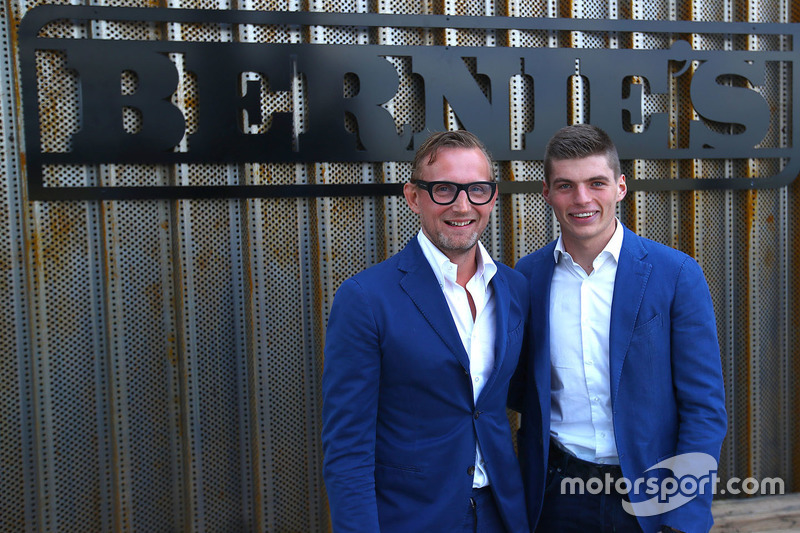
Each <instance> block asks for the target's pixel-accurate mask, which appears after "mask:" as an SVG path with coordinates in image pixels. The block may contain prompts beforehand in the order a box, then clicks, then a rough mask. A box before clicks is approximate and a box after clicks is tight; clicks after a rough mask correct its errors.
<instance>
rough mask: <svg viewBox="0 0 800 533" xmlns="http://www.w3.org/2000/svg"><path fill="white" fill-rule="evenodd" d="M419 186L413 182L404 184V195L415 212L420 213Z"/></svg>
mask: <svg viewBox="0 0 800 533" xmlns="http://www.w3.org/2000/svg"><path fill="white" fill-rule="evenodd" d="M419 192H420V190H419V187H417V186H416V185H414V184H413V183H410V182H409V183H406V184H405V185H403V196H405V197H406V203H407V204H408V207H410V208H411V210H412V211H413V212H415V213H416V214H419V210H420V209H419Z"/></svg>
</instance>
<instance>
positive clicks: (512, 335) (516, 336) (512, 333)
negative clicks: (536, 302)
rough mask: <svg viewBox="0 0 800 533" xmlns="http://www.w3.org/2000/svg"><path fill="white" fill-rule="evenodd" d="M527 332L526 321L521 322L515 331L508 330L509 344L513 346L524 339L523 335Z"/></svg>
mask: <svg viewBox="0 0 800 533" xmlns="http://www.w3.org/2000/svg"><path fill="white" fill-rule="evenodd" d="M524 331H525V321H524V320H521V321H520V322H519V324H517V325H516V326H515V327H514V328H513V329H510V330H508V336H507V339H508V344H512V343H513V342H514V341H516V340H517V339H519V338H520V337H522V333H523V332H524Z"/></svg>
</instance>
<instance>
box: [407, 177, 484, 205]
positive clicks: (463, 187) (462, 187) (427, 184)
mask: <svg viewBox="0 0 800 533" xmlns="http://www.w3.org/2000/svg"><path fill="white" fill-rule="evenodd" d="M410 181H411V183H413V184H414V185H416V186H417V187H419V188H420V189H423V190H426V191H428V196H430V197H431V201H432V202H433V203H435V204H436V205H450V204H452V203H455V201H456V200H458V195H459V194H461V191H464V192H465V193H467V200H469V203H471V204H472V205H486V204H488V203H489V202H491V201H492V198H494V197H495V195H496V194H497V182H496V181H472V182H470V183H455V182H453V181H444V180H439V181H425V180H419V179H412V180H410ZM422 183H424V185H421V184H422ZM440 183H444V184H446V185H452V186H453V187H455V188H456V193H455V194H454V195H453V199H452V200H450V201H449V202H439V201H437V200H436V199H435V198H434V197H433V186H435V185H438V184H440ZM475 184H481V185H489V186H490V187H491V188H492V194H490V195H489V199H488V200H486V201H485V202H473V201H472V197H471V196H470V195H469V187H471V186H472V185H475Z"/></svg>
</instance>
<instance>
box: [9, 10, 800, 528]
mask: <svg viewBox="0 0 800 533" xmlns="http://www.w3.org/2000/svg"><path fill="white" fill-rule="evenodd" d="M126 5H129V6H133V5H138V6H142V7H146V6H147V5H148V4H146V3H138V4H137V3H133V2H128V3H126ZM33 6H34V4H32V3H25V2H11V3H4V4H2V7H1V8H0V10H2V22H1V23H2V27H0V41H2V46H3V63H2V64H1V65H0V67H1V68H0V83H1V84H2V86H1V87H0V88H1V89H2V92H1V93H0V98H2V116H0V145H1V147H2V150H1V151H0V163H2V164H1V165H0V169H2V170H1V171H2V180H0V196H1V197H2V207H1V208H0V502H2V503H0V531H52V532H55V531H68V532H72V531H142V532H148V533H149V532H156V531H187V532H188V531H198V532H200V531H209V532H218V531H219V532H228V531H230V532H241V531H267V532H276V533H278V532H280V533H284V532H286V533H295V532H321V531H327V530H328V529H329V520H328V510H327V498H326V495H325V490H324V485H323V480H322V476H321V461H322V451H321V446H320V442H319V430H320V409H321V405H320V404H321V400H320V378H321V370H322V367H323V364H324V355H323V353H322V346H323V344H324V335H325V333H324V332H325V325H326V322H327V317H328V313H329V310H330V306H331V303H332V300H333V295H334V293H335V291H336V289H337V288H338V286H339V284H340V283H341V282H342V281H343V280H344V279H346V278H347V277H349V276H351V275H353V274H354V273H356V272H358V271H359V270H361V269H363V268H366V267H368V266H370V265H372V264H375V263H377V262H379V261H382V260H384V259H385V258H387V257H389V256H390V255H392V254H394V253H395V252H397V251H399V250H400V249H401V248H402V247H403V246H404V245H405V244H406V243H407V242H408V240H409V239H410V238H411V237H412V236H413V235H414V234H415V233H416V231H417V230H418V222H417V220H416V217H415V215H413V213H411V212H410V210H409V209H408V208H407V206H406V205H405V201H404V199H403V198H402V197H399V196H397V197H392V196H390V197H354V198H341V197H337V198H298V199H295V198H283V199H243V200H221V199H218V200H176V201H168V200H149V201H80V202H31V201H29V198H28V192H27V190H26V185H25V180H24V177H25V175H24V174H23V172H22V169H23V167H24V162H25V159H24V154H25V150H24V147H23V146H21V144H20V143H21V140H20V138H21V123H22V115H21V112H22V111H21V109H20V107H19V101H20V97H19V95H20V83H19V72H18V65H17V43H18V41H17V33H16V31H17V24H18V23H19V20H20V19H21V17H22V16H23V15H24V14H25V13H26V12H27V11H29V10H30V9H31V8H32V7H33ZM167 6H168V7H173V8H210V9H219V10H226V9H245V10H261V11H268V10H274V11H299V10H302V9H308V10H309V11H330V12H350V13H356V12H358V13H367V12H372V11H375V12H379V13H409V14H417V13H418V14H423V13H429V14H447V15H458V16H461V15H481V16H484V15H488V16H512V17H549V18H555V17H566V18H570V17H571V18H576V19H577V18H617V19H634V20H704V21H729V22H735V21H743V20H746V21H754V22H755V21H760V22H797V20H798V15H797V14H795V13H791V9H792V8H793V4H792V3H791V2H788V1H787V0H770V1H768V2H730V1H722V0H720V1H712V2H699V1H697V2H691V3H689V2H676V1H674V0H664V1H657V2H652V1H645V0H633V1H632V2H629V3H618V2H614V1H591V0H590V1H584V2H565V1H562V2H557V1H555V0H548V1H547V2H527V1H523V0H507V1H506V2H501V3H497V2H492V1H488V0H487V1H485V2H467V1H451V0H445V1H444V2H423V3H418V2H407V1H404V0H397V1H384V0H381V1H378V2H366V1H365V0H354V1H345V2H342V1H337V2H327V1H311V2H308V3H301V2H297V1H294V0H293V1H289V2H268V1H260V0H246V1H244V2H240V3H236V4H232V3H229V2H211V1H208V2H180V1H172V2H168V3H167ZM45 31H46V32H47V34H48V35H52V36H63V37H70V38H82V39H88V38H92V39H111V40H119V39H150V40H156V39H167V40H174V41H198V42H203V41H209V42H248V43H249V42H252V43H316V44H334V43H347V44H384V45H414V46H424V45H447V46H485V47H505V46H507V47H518V48H557V47H585V48H600V49H604V48H620V49H624V48H634V49H643V50H648V49H666V48H668V47H669V46H670V44H671V42H670V38H669V36H666V35H664V34H644V33H619V34H606V33H603V32H598V33H593V32H566V31H521V30H479V29H476V30H464V29H447V30H441V29H421V28H419V29H417V28H410V29H409V28H405V29H401V28H388V27H387V28H379V29H374V30H369V29H363V28H354V27H331V26H312V27H289V26H280V25H275V26H266V25H259V26H257V25H247V24H242V25H224V24H177V23H168V24H165V25H163V26H161V25H154V24H149V23H118V22H108V21H98V22H93V23H72V22H70V21H63V22H59V23H57V24H51V25H48V27H47V28H46V30H45ZM683 38H688V39H690V40H691V42H692V46H693V47H694V48H695V49H696V50H776V49H784V50H790V49H793V48H792V47H793V46H795V45H794V44H793V43H791V42H785V41H782V40H781V38H777V37H770V38H765V37H764V36H749V37H748V36H730V37H724V36H723V37H719V36H709V35H691V36H683ZM388 59H389V61H390V62H392V64H393V65H394V66H395V68H396V70H397V72H398V79H399V89H398V92H397V94H396V96H395V97H394V98H393V99H392V100H391V101H389V102H387V103H386V104H385V107H386V108H387V109H388V110H390V111H391V113H392V115H393V116H394V118H395V122H396V125H397V128H398V132H399V130H400V129H401V128H402V127H403V125H405V126H404V127H406V128H411V130H412V131H414V132H417V131H423V130H424V129H425V128H426V125H425V124H424V110H423V108H424V105H425V104H424V87H423V86H422V85H421V81H420V79H419V78H418V77H416V76H414V75H413V74H412V70H411V65H410V63H409V60H408V58H402V57H390V58H388ZM169 60H170V61H172V62H173V63H174V65H175V66H176V69H177V71H178V73H179V89H178V91H176V93H175V94H174V95H173V103H174V104H175V105H176V106H178V107H179V108H180V109H181V111H182V113H183V114H184V116H185V117H186V120H187V124H188V132H189V133H194V132H195V131H196V130H197V127H198V119H197V113H198V109H197V105H198V104H197V94H198V87H197V80H196V79H195V77H194V76H195V75H194V74H193V73H192V72H190V71H188V70H187V69H186V68H185V65H184V58H183V57H182V56H181V54H171V55H170V57H169ZM466 66H467V68H469V69H471V72H472V75H473V76H472V77H473V78H474V80H475V83H476V84H477V86H478V87H480V88H481V90H482V91H483V92H484V94H488V92H489V90H490V87H489V86H488V84H487V82H486V80H485V79H484V78H483V77H482V76H480V75H478V72H477V69H476V65H475V64H470V63H469V61H467V62H466ZM697 67H698V65H697V64H695V65H693V66H692V67H691V68H694V69H696V68H697ZM36 68H37V74H38V79H39V80H40V82H39V86H38V87H37V91H38V94H39V97H40V109H39V115H40V119H41V122H42V132H43V135H42V141H41V143H42V146H41V148H42V150H43V151H45V152H61V151H65V150H68V149H69V143H70V138H71V136H72V135H73V134H74V133H75V132H76V131H78V130H79V129H80V116H79V98H78V95H77V90H78V85H79V84H78V80H77V79H76V75H75V73H74V72H73V71H71V70H70V69H69V68H68V67H67V65H66V64H65V58H64V57H63V56H61V55H59V54H58V53H53V52H40V53H39V54H38V56H37V62H36ZM790 75H791V71H790V68H789V67H788V66H786V65H775V66H772V67H771V70H770V71H769V72H768V76H767V80H766V82H765V83H764V85H763V87H762V88H760V90H761V91H762V94H763V96H764V98H765V100H766V101H767V102H768V104H769V106H770V107H772V108H773V109H778V110H780V117H781V118H780V121H779V122H778V123H776V124H773V125H772V127H771V129H770V130H769V131H768V133H767V135H766V137H765V139H764V141H763V143H762V144H763V145H764V146H770V147H783V146H787V145H791V144H792V143H793V140H792V139H791V138H790V134H789V133H787V128H786V127H785V126H786V125H787V124H789V123H790V118H791V116H792V113H794V112H796V111H795V110H793V108H792V104H793V102H791V101H790V97H789V94H791V91H790V89H791V87H790V79H791V77H790ZM257 79H259V76H257V75H256V74H254V73H244V74H243V75H242V79H241V84H240V85H241V88H242V89H241V90H242V94H244V91H246V88H247V87H251V86H252V85H250V84H248V83H247V82H248V81H253V80H257ZM685 80H686V78H685V77H677V78H673V79H671V81H670V85H669V91H668V94H667V95H649V94H645V100H644V111H645V115H647V114H652V113H667V114H668V117H669V120H670V123H671V124H673V125H674V128H673V129H672V130H671V136H670V143H671V145H672V146H673V147H682V146H685V145H686V143H687V137H688V128H689V123H690V121H691V120H693V119H696V118H697V117H696V115H695V114H694V112H693V111H692V109H691V107H690V105H689V86H688V84H687V82H686V81H685ZM633 81H634V82H636V83H639V82H641V80H633ZM261 82H262V83H261V85H260V91H261V102H262V104H261V111H262V114H263V115H264V116H265V117H268V116H269V115H270V114H271V113H274V112H280V111H292V110H293V112H294V114H293V121H294V125H295V131H297V132H302V131H305V128H306V124H307V120H308V113H309V110H308V109H307V107H306V105H307V102H306V98H305V95H306V94H307V89H308V88H307V86H306V84H307V80H305V79H304V77H303V76H296V77H295V78H294V79H293V80H292V84H291V89H290V90H287V91H275V90H274V88H271V87H270V86H269V81H268V80H264V79H262V80H261ZM724 82H725V83H728V84H732V85H733V84H736V83H741V81H738V80H736V79H728V80H724ZM356 83H357V80H355V79H354V78H352V77H346V78H345V80H344V83H343V88H342V90H343V93H344V94H345V95H352V94H355V92H356V91H357V86H356ZM120 84H121V91H122V92H123V93H125V92H131V91H134V90H135V88H136V86H137V79H136V76H135V75H134V74H133V73H130V72H123V73H122V75H121V79H120ZM534 89H535V87H534V84H533V82H532V80H531V78H530V77H526V76H514V77H513V78H512V79H511V80H510V83H509V86H508V91H509V100H510V102H511V105H510V111H509V112H510V117H511V124H512V131H511V132H510V138H511V139H512V143H514V148H516V149H518V148H521V147H522V145H523V144H524V143H525V142H526V141H525V133H526V132H529V131H531V130H532V128H533V127H534V125H535V114H536V110H535V108H533V106H532V105H531V103H532V99H533V92H534ZM565 91H567V96H568V99H569V103H570V105H569V109H568V112H567V114H566V116H565V117H564V120H565V122H566V121H572V122H577V121H586V120H589V119H590V117H591V111H592V110H591V109H590V107H589V101H588V99H587V94H588V93H587V91H588V85H587V79H586V78H585V77H581V76H580V72H579V71H576V73H575V76H573V77H572V79H571V82H570V86H569V88H566V87H565ZM123 118H124V128H125V130H126V131H128V132H130V133H134V132H137V131H139V130H140V129H141V127H142V117H141V116H140V115H139V114H137V112H136V110H135V109H133V108H127V109H125V110H123ZM246 120H247V118H245V127H246V128H249V129H250V131H252V132H261V131H264V130H265V129H266V128H268V126H269V123H268V122H265V124H263V125H259V124H255V123H254V124H249V123H248V122H246ZM445 123H446V125H447V127H449V128H456V127H459V126H460V125H461V124H460V123H459V119H458V116H457V114H456V113H455V111H454V110H453V109H451V108H447V109H446V110H445ZM346 126H347V128H349V130H350V131H356V129H357V127H358V126H357V123H356V122H355V121H354V120H353V119H352V117H348V118H347V121H346ZM647 126H648V124H647V123H645V124H643V125H632V126H631V128H632V129H633V130H636V131H642V130H643V129H646V128H647ZM637 128H638V130H637ZM188 139H189V137H188V136H187V137H186V138H185V139H184V141H183V142H182V144H181V145H180V146H179V147H178V148H177V150H178V151H188V150H189V148H190V147H189V146H188V142H189V140H188ZM542 149H543V147H542ZM770 165H772V166H770ZM778 165H779V163H776V162H767V161H764V160H747V161H744V162H742V161H736V162H734V161H725V160H695V161H689V162H664V161H650V160H634V161H628V162H626V163H625V164H624V167H623V171H624V172H625V173H626V175H628V176H629V178H630V179H632V180H647V179H654V178H691V177H693V176H699V175H703V176H707V177H714V178H731V177H735V176H742V175H749V176H761V175H768V174H769V173H771V172H775V171H776V170H777V168H778ZM495 173H496V175H497V177H498V178H499V179H501V180H503V181H539V180H541V179H542V178H543V168H542V164H541V161H538V160H534V161H510V162H499V163H497V164H496V166H495ZM409 177H410V164H409V163H407V162H384V163H316V164H263V163H262V164H250V163H248V164H240V165H177V166H174V167H166V166H163V167H162V166H157V165H133V164H130V165H98V166H96V167H87V166H82V165H50V166H49V167H48V168H46V169H45V172H44V184H45V186H51V187H56V186H87V185H113V186H141V185H240V184H336V183H404V182H406V181H407V180H408V178H409ZM619 214H620V216H621V218H622V220H623V222H625V223H626V224H627V225H628V226H629V227H631V228H633V229H634V230H636V231H637V232H639V233H640V234H642V235H645V236H647V237H650V238H653V239H656V240H658V241H661V242H664V243H666V244H668V245H670V246H673V247H676V248H679V249H681V250H684V251H686V252H687V253H689V254H691V255H692V256H694V257H696V258H697V260H698V261H699V262H700V264H701V265H702V266H703V268H704V270H705V273H706V277H707V278H708V281H709V285H710V288H711V293H712V298H713V300H714V305H715V309H716V312H717V326H718V330H719V338H720V344H721V347H722V354H723V355H722V357H723V361H722V363H723V370H724V374H725V384H726V392H727V405H728V413H729V420H730V421H729V435H728V438H727V439H726V441H725V443H724V446H723V453H722V460H721V465H720V473H719V476H720V477H721V478H722V479H727V478H729V477H733V476H738V477H748V476H754V477H756V478H763V477H782V478H783V479H784V480H785V482H786V488H787V490H790V491H791V490H796V489H797V483H796V481H795V480H797V479H798V475H800V461H798V459H797V457H800V429H798V424H797V422H796V421H797V420H798V418H800V393H798V392H797V391H798V389H800V354H798V348H797V346H798V338H797V333H796V332H797V331H798V329H800V328H799V327H798V326H800V318H798V311H797V303H796V302H798V301H800V289H799V288H798V287H800V279H798V272H800V270H798V264H800V263H799V261H800V240H799V239H798V230H797V228H798V185H797V184H794V185H792V186H791V187H787V188H783V189H777V190H760V191H726V190H714V191H689V192H642V191H639V192H633V193H630V194H629V195H628V198H627V199H626V200H625V201H624V202H623V203H622V205H621V206H620V208H619ZM558 231H559V228H558V224H557V222H556V220H555V218H554V216H553V215H552V212H551V210H550V208H549V207H548V206H547V205H546V204H545V202H544V201H543V199H542V198H541V195H538V194H525V195H523V194H509V195H504V196H502V198H501V201H500V202H498V207H497V208H496V210H495V213H494V214H493V216H492V218H491V221H490V224H489V227H488V229H487V231H486V233H485V235H484V238H483V242H484V243H485V245H486V246H487V248H488V249H489V251H490V252H491V253H492V254H493V255H494V256H495V257H497V258H499V259H500V260H502V261H504V262H506V263H508V264H514V263H515V262H516V261H517V260H518V259H519V258H520V257H522V256H524V255H525V254H527V253H530V252H532V251H534V250H536V249H537V248H539V247H540V246H543V245H544V244H546V243H547V242H549V241H550V240H551V239H553V238H554V237H555V236H557V235H558ZM512 423H515V421H514V420H513V417H512Z"/></svg>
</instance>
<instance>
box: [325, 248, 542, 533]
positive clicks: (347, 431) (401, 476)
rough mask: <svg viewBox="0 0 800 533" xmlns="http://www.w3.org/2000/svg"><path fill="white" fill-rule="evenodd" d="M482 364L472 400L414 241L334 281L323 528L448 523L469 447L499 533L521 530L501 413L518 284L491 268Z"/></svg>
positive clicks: (513, 354) (513, 345) (513, 464)
mask: <svg viewBox="0 0 800 533" xmlns="http://www.w3.org/2000/svg"><path fill="white" fill-rule="evenodd" d="M497 268H498V271H497V273H496V274H495V276H494V277H493V279H492V281H491V285H492V288H493V291H494V298H496V299H497V300H496V314H497V329H496V332H497V334H496V350H495V365H494V370H493V371H492V373H491V376H490V378H489V380H488V381H487V383H486V384H485V385H484V388H483V389H482V391H481V394H480V396H479V397H478V399H477V403H476V402H474V401H473V394H472V382H471V378H470V374H469V358H468V357H467V353H466V351H465V350H464V347H463V345H462V343H461V340H460V337H459V334H458V330H457V328H456V325H455V322H454V321H453V318H452V316H451V314H450V309H449V307H448V305H447V302H446V300H445V297H444V294H443V293H442V289H441V288H440V287H439V284H438V282H437V280H436V277H435V275H434V273H433V270H432V269H431V267H430V265H429V263H428V261H427V260H426V258H425V256H424V255H423V253H422V249H421V248H420V246H419V243H418V241H417V238H416V237H415V238H414V239H412V240H411V242H410V243H409V244H408V245H407V246H406V247H405V248H404V249H403V250H402V251H401V252H399V253H398V254H396V255H394V256H393V257H391V258H389V259H388V260H386V261H384V262H383V263H380V264H378V265H375V266H373V267H371V268H368V269H366V270H364V271H363V272H361V273H359V274H357V275H355V276H354V277H352V278H350V279H348V280H346V281H345V282H344V283H343V284H342V285H341V287H340V288H339V290H338V291H337V293H336V297H335V298H334V302H333V307H332V309H331V315H330V319H329V322H328V328H327V336H326V341H325V368H324V372H323V383H322V392H323V408H322V419H323V429H322V444H323V449H324V453H325V458H324V477H325V484H326V487H327V490H328V500H329V502H330V510H331V519H332V522H333V531H334V532H335V533H343V532H351V531H352V532H357V533H365V532H375V531H382V532H395V531H396V532H399V533H410V532H416V531H426V532H427V531H430V532H437V533H438V532H448V531H455V530H458V529H459V528H460V527H461V526H462V524H463V521H464V518H465V514H466V512H467V510H468V505H469V504H468V502H469V497H470V495H471V492H472V477H473V476H472V471H473V466H474V464H475V446H476V443H480V447H481V451H482V453H483V457H484V460H485V463H486V468H487V470H488V474H489V480H490V483H491V488H492V491H493V493H494V495H495V499H496V501H497V503H498V506H499V509H500V513H501V515H502V517H503V520H504V522H505V524H506V527H507V529H508V531H509V532H513V533H518V532H522V531H528V529H529V528H528V522H527V518H526V514H525V501H524V496H523V487H522V477H521V474H520V469H519V464H518V462H517V458H516V455H515V453H514V448H513V444H512V436H511V428H510V425H509V421H508V416H507V412H506V398H507V394H508V384H509V380H510V378H511V376H512V374H513V373H514V370H515V368H516V366H517V361H518V358H519V353H520V349H521V345H522V337H523V334H524V329H525V317H526V316H527V312H528V301H529V299H528V287H527V282H526V281H525V278H524V277H523V276H522V274H520V273H519V272H516V271H514V270H513V269H511V268H509V267H507V266H505V265H502V264H500V263H497Z"/></svg>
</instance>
